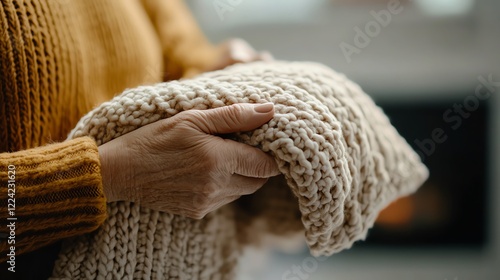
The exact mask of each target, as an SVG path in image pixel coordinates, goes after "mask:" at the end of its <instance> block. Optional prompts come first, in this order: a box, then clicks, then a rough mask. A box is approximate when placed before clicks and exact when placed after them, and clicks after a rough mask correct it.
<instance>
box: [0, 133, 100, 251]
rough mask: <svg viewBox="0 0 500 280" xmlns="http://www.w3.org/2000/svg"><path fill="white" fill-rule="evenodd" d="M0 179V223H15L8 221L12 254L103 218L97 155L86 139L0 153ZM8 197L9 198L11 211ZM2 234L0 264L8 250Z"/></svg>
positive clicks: (4, 230) (0, 232) (3, 229)
mask: <svg viewBox="0 0 500 280" xmlns="http://www.w3.org/2000/svg"><path fill="white" fill-rule="evenodd" d="M9 171H11V172H10V173H9ZM12 171H14V172H15V173H14V172H12ZM13 178H14V179H13ZM9 180H10V181H9ZM0 181H1V182H2V183H1V185H0V190H1V199H0V219H1V221H2V222H1V223H6V222H7V221H8V220H7V218H15V219H16V220H12V219H11V220H9V222H11V221H12V222H15V224H16V226H15V246H16V253H22V252H27V251H32V250H35V249H37V248H39V247H41V246H40V244H45V245H46V244H50V243H52V242H55V241H57V240H59V239H62V238H67V237H71V236H74V235H79V234H84V233H87V232H90V231H93V230H95V229H97V228H98V227H99V226H100V225H101V224H102V223H103V222H104V220H105V219H106V199H105V196H104V192H103V188H102V178H101V172H100V162H99V154H98V150H97V145H96V143H95V142H94V141H93V140H92V139H91V138H88V137H82V138H78V139H74V140H70V141H67V142H63V143H57V144H52V145H47V146H44V147H40V148H35V149H29V150H25V151H20V152H15V153H2V154H0ZM9 184H10V185H9ZM9 189H15V193H14V191H12V190H9ZM9 198H15V207H12V205H8V204H9V203H10V202H13V201H12V200H11V201H10V202H9V201H8V199H9ZM10 204H12V203H10ZM7 230H8V228H7V227H6V225H5V226H2V227H1V228H0V235H1V236H0V251H1V253H0V259H2V260H3V259H4V257H5V256H6V252H7V248H9V247H10V246H11V245H10V244H8V242H6V241H7V239H8V238H9V237H10V235H12V233H11V232H10V231H7ZM5 236H7V239H6V237H5ZM1 237H3V238H1Z"/></svg>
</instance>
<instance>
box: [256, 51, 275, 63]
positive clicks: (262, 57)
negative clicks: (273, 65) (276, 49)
mask: <svg viewBox="0 0 500 280" xmlns="http://www.w3.org/2000/svg"><path fill="white" fill-rule="evenodd" d="M257 60H262V61H273V60H274V57H273V55H272V54H271V53H270V52H268V51H262V52H260V53H259V55H258V57H257Z"/></svg>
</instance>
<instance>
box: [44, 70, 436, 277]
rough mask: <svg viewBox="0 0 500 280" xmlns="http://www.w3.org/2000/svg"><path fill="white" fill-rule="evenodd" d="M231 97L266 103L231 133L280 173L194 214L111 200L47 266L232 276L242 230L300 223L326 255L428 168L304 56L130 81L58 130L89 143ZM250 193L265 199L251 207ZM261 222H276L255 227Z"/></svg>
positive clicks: (283, 229) (355, 235) (354, 93)
mask: <svg viewBox="0 0 500 280" xmlns="http://www.w3.org/2000/svg"><path fill="white" fill-rule="evenodd" d="M242 102H250V103H263V102H273V103H274V104H275V111H276V114H275V116H274V118H273V119H271V120H270V121H269V122H268V123H267V124H265V125H263V126H262V127H260V128H258V129H255V130H253V131H251V132H248V133H239V134H237V135H236V136H235V139H236V140H238V141H240V142H243V143H247V144H249V145H252V146H255V147H259V148H260V149H262V150H263V151H265V152H268V153H269V154H271V155H273V156H274V157H275V159H276V162H277V163H278V165H279V168H280V171H281V172H282V173H283V177H282V178H285V179H286V184H284V183H283V182H279V180H280V179H279V178H276V179H274V180H272V181H271V183H276V184H275V185H274V186H270V185H268V186H264V188H263V190H262V191H260V192H257V193H256V194H254V195H251V196H249V197H247V198H246V201H245V204H246V206H245V205H241V204H238V203H233V204H230V205H227V206H225V207H223V208H221V209H220V210H218V211H216V212H213V213H211V214H209V215H208V216H207V217H206V218H204V219H202V220H199V221H198V220H191V219H189V218H185V217H182V216H175V215H172V214H168V213H160V212H157V211H151V210H147V209H144V208H141V207H140V205H137V204H132V203H124V202H119V203H114V204H111V205H110V206H109V207H108V215H109V218H108V219H107V220H106V222H105V223H104V226H103V227H102V228H101V229H100V230H98V231H97V232H96V233H94V234H88V235H85V236H82V237H78V238H75V239H72V240H70V241H68V242H66V244H65V246H64V248H63V250H62V252H61V253H60V255H59V260H58V262H57V263H56V267H55V270H54V274H53V276H54V277H55V278H57V277H63V278H68V279H97V278H99V279H133V278H141V279H142V278H146V279H149V278H152V279H233V278H234V275H235V267H236V263H237V260H238V255H239V252H240V250H239V249H240V248H241V245H242V244H243V243H244V242H246V241H249V240H250V239H246V238H242V236H253V237H252V239H253V240H256V239H258V236H259V235H264V234H267V233H269V232H271V233H278V234H280V235H283V236H285V235H286V233H289V232H291V231H297V230H303V231H304V232H305V239H306V242H307V244H308V246H309V248H310V250H311V253H312V254H313V255H315V256H319V255H330V254H333V253H335V252H338V251H340V250H343V249H346V248H349V247H350V246H351V245H352V244H353V243H354V242H355V241H357V240H360V239H363V238H365V236H366V234H367V231H368V229H369V228H370V227H371V226H372V225H373V223H374V220H375V218H376V216H377V214H378V213H379V211H380V210H381V209H382V208H383V207H384V206H386V205H387V204H388V203H389V202H391V201H393V200H394V199H396V198H397V197H399V196H402V195H407V194H409V193H412V192H413V191H415V190H416V188H417V187H418V186H419V185H420V184H421V183H422V182H423V181H424V180H425V179H426V177H427V169H426V168H425V166H423V165H422V164H421V162H420V160H419V158H418V156H417V155H416V153H415V152H413V151H412V149H411V148H410V147H409V146H408V144H407V143H406V142H405V140H404V139H403V138H401V137H400V136H399V135H398V133H397V131H396V130H395V129H394V128H393V127H392V126H391V124H390V122H389V120H388V119H387V117H386V116H385V115H384V114H383V112H382V110H380V109H379V108H378V107H377V106H376V105H375V104H374V103H373V101H372V100H371V99H370V98H369V97H368V96H367V95H366V94H365V93H363V91H362V90H361V89H360V88H359V87H358V86H357V85H356V84H354V83H352V82H351V81H349V80H347V79H346V78H345V77H344V76H343V75H340V74H337V73H335V72H333V71H332V70H330V69H328V68H326V67H324V66H322V65H318V64H313V63H287V62H274V63H270V64H269V63H253V64H249V65H237V66H234V67H230V68H227V69H225V70H222V71H217V72H212V73H207V74H203V75H201V76H198V77H196V78H195V79H191V80H183V81H175V82H169V83H162V84H157V85H154V86H145V87H139V88H134V89H129V90H127V91H125V92H124V93H123V94H121V95H120V96H117V97H116V98H114V99H113V100H112V101H110V102H106V103H104V104H102V105H101V106H99V107H98V108H96V109H95V110H93V111H92V112H90V113H89V114H88V115H86V116H85V117H84V118H82V120H81V121H80V122H79V124H78V125H77V126H76V128H75V129H74V130H73V131H72V133H71V134H70V136H69V137H70V138H77V137H81V136H90V137H92V138H94V139H95V140H96V142H97V143H98V145H100V144H103V143H106V142H108V141H110V140H111V139H114V138H116V137H119V136H120V135H123V134H125V133H128V132H130V131H132V130H134V129H137V128H138V127H140V126H144V125H147V124H149V123H152V122H155V121H157V120H160V119H163V118H169V117H171V116H173V115H175V114H177V113H179V112H181V111H185V110H193V109H198V110H205V109H209V108H217V107H221V106H226V105H230V104H235V103H242ZM285 185H287V186H288V187H286V188H285V189H287V190H291V192H292V193H293V194H294V196H290V195H287V194H286V193H284V192H283V190H284V189H283V187H284V186H285ZM273 190H274V191H273ZM254 201H258V203H259V205H267V207H268V208H269V209H265V210H263V211H260V212H252V211H251V207H252V203H253V202H254ZM292 205H295V208H294V207H292ZM297 207H298V209H299V210H300V215H295V213H296V212H295V211H294V210H293V209H296V208H297ZM249 209H250V210H249ZM283 209H287V210H286V211H285V213H283V211H282V210H283ZM243 212H245V213H244V214H242V213H243ZM238 217H245V221H248V223H246V222H245V223H242V222H241V221H239V220H238ZM277 220H280V222H279V223H276V221H277ZM300 220H301V222H302V226H301V228H298V227H296V226H295V225H297V222H298V221H300ZM257 221H259V222H257ZM257 224H259V225H260V226H259V229H260V231H257V230H256V228H257V227H256V225H257ZM263 224H264V226H262V225H263ZM266 224H267V226H266ZM269 225H273V227H275V228H276V227H277V226H278V227H279V229H274V230H269V231H265V230H262V229H269V228H271V227H270V226H269ZM287 225H290V226H287ZM250 241H252V240H250Z"/></svg>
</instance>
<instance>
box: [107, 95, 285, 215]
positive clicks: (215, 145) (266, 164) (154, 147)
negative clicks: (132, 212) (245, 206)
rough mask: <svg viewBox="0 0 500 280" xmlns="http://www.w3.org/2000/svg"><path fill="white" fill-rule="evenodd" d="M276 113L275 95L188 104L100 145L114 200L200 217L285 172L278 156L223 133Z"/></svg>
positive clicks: (250, 125) (255, 125)
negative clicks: (261, 100) (197, 106)
mask: <svg viewBox="0 0 500 280" xmlns="http://www.w3.org/2000/svg"><path fill="white" fill-rule="evenodd" d="M273 115H274V106H273V104H272V103H266V104H258V105H257V104H254V105H252V104H236V105H232V106H226V107H221V108H217V109H211V110H189V111H184V112H181V113H179V114H177V115H175V116H173V117H171V118H168V119H164V120H160V121H157V122H155V123H152V124H149V125H146V126H143V127H141V128H139V129H137V130H134V131H132V132H130V133H128V134H125V135H123V136H121V137H118V138H116V139H114V140H112V141H110V142H108V143H106V144H104V145H102V146H100V147H99V154H100V158H101V173H102V177H103V184H104V192H105V195H106V198H107V200H108V202H113V201H133V202H136V203H140V204H141V205H142V206H144V207H148V208H151V209H155V210H159V211H165V212H170V213H173V214H178V215H184V216H187V217H191V218H196V219H200V218H203V217H204V216H205V215H206V214H207V213H209V212H211V211H213V210H215V209H217V208H219V207H221V206H223V205H225V204H227V203H229V202H231V201H234V200H235V199H237V198H239V197H240V196H241V195H246V194H251V193H253V192H255V191H256V190H257V189H259V188H260V187H261V186H262V185H263V184H264V183H265V182H266V181H267V178H269V177H272V176H275V175H278V174H280V172H279V170H278V167H277V164H276V162H275V161H274V159H273V158H272V157H271V156H269V155H267V154H265V153H264V152H262V151H261V150H259V149H257V148H254V147H251V146H249V145H246V144H243V143H239V142H236V141H232V140H229V139H223V138H221V137H219V136H216V134H227V133H233V132H238V131H249V130H252V129H255V128H258V127H260V126H262V125H263V124H264V123H266V122H268V121H269V120H270V119H271V118H272V117H273Z"/></svg>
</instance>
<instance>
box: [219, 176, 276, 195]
mask: <svg viewBox="0 0 500 280" xmlns="http://www.w3.org/2000/svg"><path fill="white" fill-rule="evenodd" d="M266 182H267V178H252V177H246V176H242V175H238V174H233V175H232V176H231V178H230V179H229V184H228V186H227V191H228V193H230V194H231V195H238V196H241V195H247V194H252V193H254V192H256V191H257V190H258V189H260V188H261V187H262V186H263V185H264V184H265V183H266Z"/></svg>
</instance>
